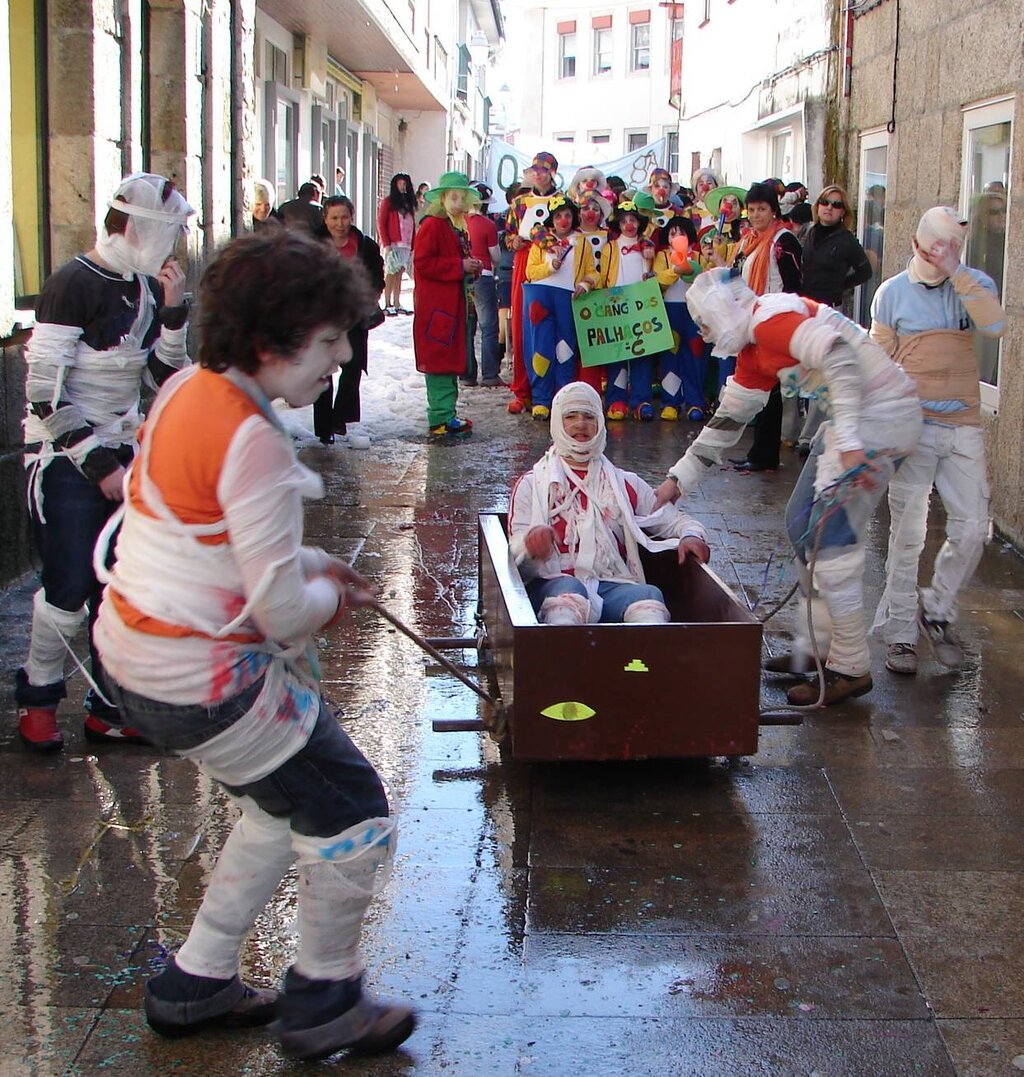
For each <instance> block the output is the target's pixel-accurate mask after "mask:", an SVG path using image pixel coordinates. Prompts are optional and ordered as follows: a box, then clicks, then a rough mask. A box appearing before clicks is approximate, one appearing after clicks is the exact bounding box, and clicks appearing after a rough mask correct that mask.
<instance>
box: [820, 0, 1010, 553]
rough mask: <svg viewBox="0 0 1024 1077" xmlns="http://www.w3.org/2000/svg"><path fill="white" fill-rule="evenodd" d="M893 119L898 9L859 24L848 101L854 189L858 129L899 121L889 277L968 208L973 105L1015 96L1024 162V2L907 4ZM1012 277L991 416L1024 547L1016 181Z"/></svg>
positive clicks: (992, 469) (992, 438) (1001, 496)
mask: <svg viewBox="0 0 1024 1077" xmlns="http://www.w3.org/2000/svg"><path fill="white" fill-rule="evenodd" d="M899 14H900V25H899V53H898V61H897V64H896V100H895V117H894V116H893V100H892V86H893V56H894V48H895V42H896V4H895V3H894V2H892V0H884V2H882V3H879V4H877V5H876V6H874V7H871V8H870V9H869V10H866V11H864V12H863V14H861V15H860V16H859V17H858V18H856V19H855V20H854V36H853V75H852V87H851V94H850V97H849V98H848V99H846V100H844V101H841V102H840V109H841V112H840V123H841V126H842V132H843V133H842V136H841V137H842V139H843V143H844V149H845V152H846V157H847V160H848V162H849V187H850V189H851V190H856V189H857V187H858V182H859V176H858V174H857V173H858V169H859V159H860V155H859V136H860V134H861V133H862V132H865V131H871V130H876V129H879V128H883V129H884V128H885V126H886V125H887V124H888V123H890V121H891V120H893V118H895V123H894V125H893V128H892V130H891V133H890V136H889V138H890V141H889V171H888V192H887V197H886V218H885V224H886V229H885V235H886V243H885V255H884V261H883V276H885V277H888V276H891V275H892V274H894V273H897V272H899V271H901V270H902V269H904V268H905V266H906V263H907V260H908V258H909V257H910V253H911V251H910V237H911V235H912V234H913V232H914V229H915V228H916V225H917V221H918V219H919V217H920V215H921V213H922V212H923V211H924V210H925V209H927V208H929V207H930V206H934V205H938V204H948V205H953V206H958V205H960V202H961V183H962V179H961V175H962V144H963V132H964V112H963V110H964V108H965V107H967V106H971V105H975V104H979V103H982V102H985V101H987V100H990V99H998V98H1003V97H1005V96H1010V97H1012V98H1013V99H1014V100H1015V116H1014V124H1013V143H1012V148H1011V171H1012V173H1013V174H1014V176H1015V177H1019V176H1020V175H1021V167H1022V165H1024V56H1022V49H1021V41H1022V39H1024V7H1022V5H1021V3H1020V0H915V3H913V4H906V3H905V4H902V5H901V6H900V11H899ZM1007 230H1008V237H1007V239H1008V241H1007V249H1006V264H1005V272H1004V274H1003V280H1004V282H1005V285H1004V296H1003V302H1004V307H1005V308H1006V313H1007V330H1006V335H1005V337H1004V338H1003V352H1002V362H1001V367H1000V375H999V381H1000V384H999V407H998V412H997V414H994V415H992V414H989V415H988V416H987V417H986V421H985V424H986V433H987V438H988V447H989V475H990V480H991V485H992V511H993V515H994V517H995V521H996V525H997V527H999V528H1000V530H1001V531H1002V532H1003V533H1004V534H1006V535H1007V536H1008V537H1009V538H1010V539H1011V540H1012V541H1013V542H1014V543H1015V544H1016V545H1018V546H1022V545H1024V366H1022V359H1024V184H1022V183H1021V182H1020V181H1019V180H1016V182H1013V183H1011V187H1010V202H1009V208H1008V216H1007Z"/></svg>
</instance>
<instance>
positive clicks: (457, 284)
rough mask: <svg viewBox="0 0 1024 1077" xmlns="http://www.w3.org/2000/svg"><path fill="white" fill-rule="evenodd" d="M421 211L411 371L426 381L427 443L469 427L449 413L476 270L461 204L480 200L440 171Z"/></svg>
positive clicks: (457, 177)
mask: <svg viewBox="0 0 1024 1077" xmlns="http://www.w3.org/2000/svg"><path fill="white" fill-rule="evenodd" d="M426 201H427V209H426V213H425V215H424V217H423V220H422V221H421V222H420V226H419V228H418V229H417V230H416V236H415V238H414V241H413V254H412V261H413V280H414V282H415V292H414V296H415V301H414V303H413V307H414V311H415V313H414V316H413V322H412V339H413V347H414V349H415V353H416V369H417V370H418V371H420V373H421V374H423V375H425V377H426V382H427V423H428V425H429V427H430V436H431V438H432V439H437V440H444V439H446V438H451V437H454V436H458V435H460V434H468V433H470V432H471V431H472V428H473V423H472V422H471V421H470V420H469V419H460V418H458V417H457V416H456V414H455V402H456V400H457V399H458V395H459V381H458V378H459V375H460V374H465V373H466V361H467V348H466V342H467V338H466V334H467V331H468V320H467V293H468V290H469V289H470V288H471V287H472V285H473V280H474V278H475V277H476V275H477V274H478V273H479V272H480V263H479V261H478V260H477V259H475V258H473V257H472V256H471V255H470V250H469V232H468V230H467V227H466V208H467V206H469V205H471V204H474V203H479V201H480V196H479V195H478V194H477V192H476V191H475V190H473V188H471V187H470V186H469V181H468V180H467V179H466V176H465V174H464V173H462V172H446V173H445V174H444V175H443V176H442V177H441V179H440V181H439V182H438V185H437V186H436V187H434V188H433V189H432V190H429V191H427V194H426Z"/></svg>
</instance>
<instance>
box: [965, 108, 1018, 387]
mask: <svg viewBox="0 0 1024 1077" xmlns="http://www.w3.org/2000/svg"><path fill="white" fill-rule="evenodd" d="M1013 106H1014V102H1013V99H1012V98H1008V99H1006V100H1003V101H995V102H989V103H987V104H984V105H978V106H975V107H969V108H966V109H964V134H963V153H962V156H961V170H962V173H961V178H960V211H961V213H963V215H964V217H965V218H966V219H967V222H968V223H967V246H966V249H965V250H964V261H965V262H966V263H967V265H969V266H973V267H974V268H975V269H980V270H981V271H982V272H983V273H986V274H988V276H989V277H991V278H992V280H993V281H994V282H995V285H996V288H997V289H998V291H999V295H1000V298H1002V295H1003V272H1004V269H1005V265H1006V211H1007V206H1008V204H1009V200H1010V156H1011V147H1012V145H1013ZM974 339H975V352H976V354H977V357H978V374H979V376H980V379H981V383H982V385H981V399H982V403H984V404H986V405H987V406H989V407H992V408H995V407H996V406H997V405H998V402H999V364H1000V359H1001V355H1002V342H1001V341H1000V340H997V339H993V338H991V337H983V336H982V335H981V334H980V333H978V334H975V338H974Z"/></svg>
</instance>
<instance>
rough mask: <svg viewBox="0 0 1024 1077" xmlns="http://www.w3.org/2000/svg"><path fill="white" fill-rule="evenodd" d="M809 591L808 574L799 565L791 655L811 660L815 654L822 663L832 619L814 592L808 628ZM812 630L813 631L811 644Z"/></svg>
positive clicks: (830, 637)
mask: <svg viewBox="0 0 1024 1077" xmlns="http://www.w3.org/2000/svg"><path fill="white" fill-rule="evenodd" d="M809 589H812V584H811V577H810V573H809V572H808V571H807V569H806V567H805V566H803V565H801V566H800V603H799V605H798V607H797V611H796V634H795V636H794V638H793V653H794V654H795V655H800V656H803V655H809V656H810V657H811V658H813V657H814V655H815V653H817V655H818V656H819V657H820V658H821V660H822V662H824V661H825V658H826V656H827V655H828V648H829V644H830V643H831V642H832V618H831V617H830V616H829V612H828V606H827V605H826V604H825V600H824V599H823V598H822V597H821V596H820V595H819V594H818V593H817V592H816V591H814V592H813V593H812V594H811V603H810V606H811V609H810V620H811V624H810V626H808V623H807V618H808V613H807V592H808V590H809ZM812 628H813V631H814V635H813V642H812V636H811V629H812Z"/></svg>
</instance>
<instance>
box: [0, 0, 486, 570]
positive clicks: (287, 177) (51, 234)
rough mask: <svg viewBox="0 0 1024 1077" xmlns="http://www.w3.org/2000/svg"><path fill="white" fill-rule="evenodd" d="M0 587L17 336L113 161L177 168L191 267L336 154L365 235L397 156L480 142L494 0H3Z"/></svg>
mask: <svg viewBox="0 0 1024 1077" xmlns="http://www.w3.org/2000/svg"><path fill="white" fill-rule="evenodd" d="M0 25H3V26H6V27H8V28H9V35H8V39H7V44H6V47H4V46H3V45H0V214H2V215H3V219H6V220H11V221H12V222H13V228H9V229H7V228H5V229H0V352H2V356H3V369H2V372H0V584H2V583H4V582H6V581H7V580H9V579H10V578H11V577H12V576H14V575H16V574H17V573H19V572H21V571H24V569H25V568H27V567H28V565H29V558H30V553H29V542H28V537H29V528H28V521H27V518H26V513H25V510H24V477H23V468H22V438H21V419H22V414H23V408H24V398H23V383H24V357H23V350H22V349H23V345H24V342H25V340H26V339H27V337H28V334H29V332H30V331H31V327H32V324H33V317H34V314H33V311H34V304H35V299H36V297H37V296H38V294H39V290H40V288H41V287H42V284H43V281H44V280H45V279H46V277H47V276H48V275H49V274H50V272H51V271H52V270H53V269H55V268H57V267H58V266H60V265H61V264H62V263H63V262H65V261H67V260H68V259H69V258H71V257H73V256H74V255H75V254H76V253H78V252H80V251H82V250H87V249H89V248H90V247H91V246H92V244H93V241H94V238H95V234H96V228H97V224H98V222H100V221H101V220H102V218H103V216H104V214H105V212H106V208H107V206H106V200H107V198H109V196H110V193H111V192H112V191H113V190H114V188H115V187H116V185H117V183H118V181H119V179H120V178H121V176H123V175H125V174H127V173H130V172H133V171H140V170H142V171H151V172H159V173H162V174H165V175H168V176H171V177H173V178H174V179H175V181H176V183H177V185H178V187H179V189H180V190H181V191H182V193H183V194H184V195H185V197H186V198H187V199H188V200H189V202H190V203H191V204H192V206H193V207H195V209H196V211H197V212H196V217H195V218H194V219H193V223H192V225H191V227H190V231H189V234H188V236H187V239H186V241H185V242H184V244H183V246H182V249H181V251H180V254H181V256H182V258H183V261H184V262H186V263H187V266H188V275H189V282H190V285H191V287H192V290H193V291H194V290H195V288H196V285H197V284H198V280H199V276H200V274H201V271H202V268H203V266H204V265H205V264H206V262H207V260H208V259H209V257H210V256H211V255H212V253H213V252H214V250H215V249H216V248H217V247H219V246H220V245H221V244H223V243H224V242H225V241H226V240H227V239H228V238H229V237H230V236H231V235H234V234H238V233H239V232H241V231H244V230H245V229H247V228H248V227H249V226H250V222H251V205H252V180H254V179H256V178H267V179H269V180H270V181H271V183H272V185H273V186H274V188H275V190H276V192H277V195H278V198H279V199H281V200H284V199H286V198H291V197H293V196H294V194H295V190H296V188H297V186H298V184H300V183H301V182H303V181H304V180H307V179H308V178H309V176H310V175H311V174H313V173H320V174H321V175H323V176H324V178H325V180H326V181H327V185H328V189H329V191H331V192H333V189H334V184H335V168H336V167H339V166H340V167H341V168H342V169H343V170H344V173H345V177H344V181H343V186H344V188H345V191H346V193H347V194H348V195H349V196H350V197H352V198H353V200H354V202H355V204H356V213H357V223H358V224H359V225H360V226H361V227H363V228H364V229H365V230H367V231H369V232H373V231H374V230H375V219H376V208H377V202H378V200H379V198H380V197H381V195H382V194H383V193H384V192H385V191H386V190H387V185H388V181H389V179H390V177H391V175H392V174H393V173H394V172H396V171H404V172H409V173H410V174H411V175H412V176H413V179H414V180H415V181H420V180H425V181H428V182H433V181H435V180H436V179H437V177H438V176H439V175H440V174H441V173H442V172H444V171H446V170H447V169H450V168H453V167H463V168H468V169H469V170H471V171H472V170H473V168H474V167H475V165H476V163H477V162H479V161H481V160H482V159H483V158H484V156H485V154H486V138H487V126H488V115H489V101H488V99H487V96H486V81H485V80H486V74H487V69H488V64H489V61H490V59H491V58H492V57H493V54H494V51H495V50H496V48H497V47H498V45H499V43H500V40H501V35H502V33H503V24H502V17H501V10H500V7H499V4H498V0H404V2H402V3H397V2H395V3H387V2H383V3H381V2H377V0H258V2H257V0H113V2H110V0H107V2H105V3H101V2H96V0H78V2H74V3H67V2H60V0H0Z"/></svg>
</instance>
